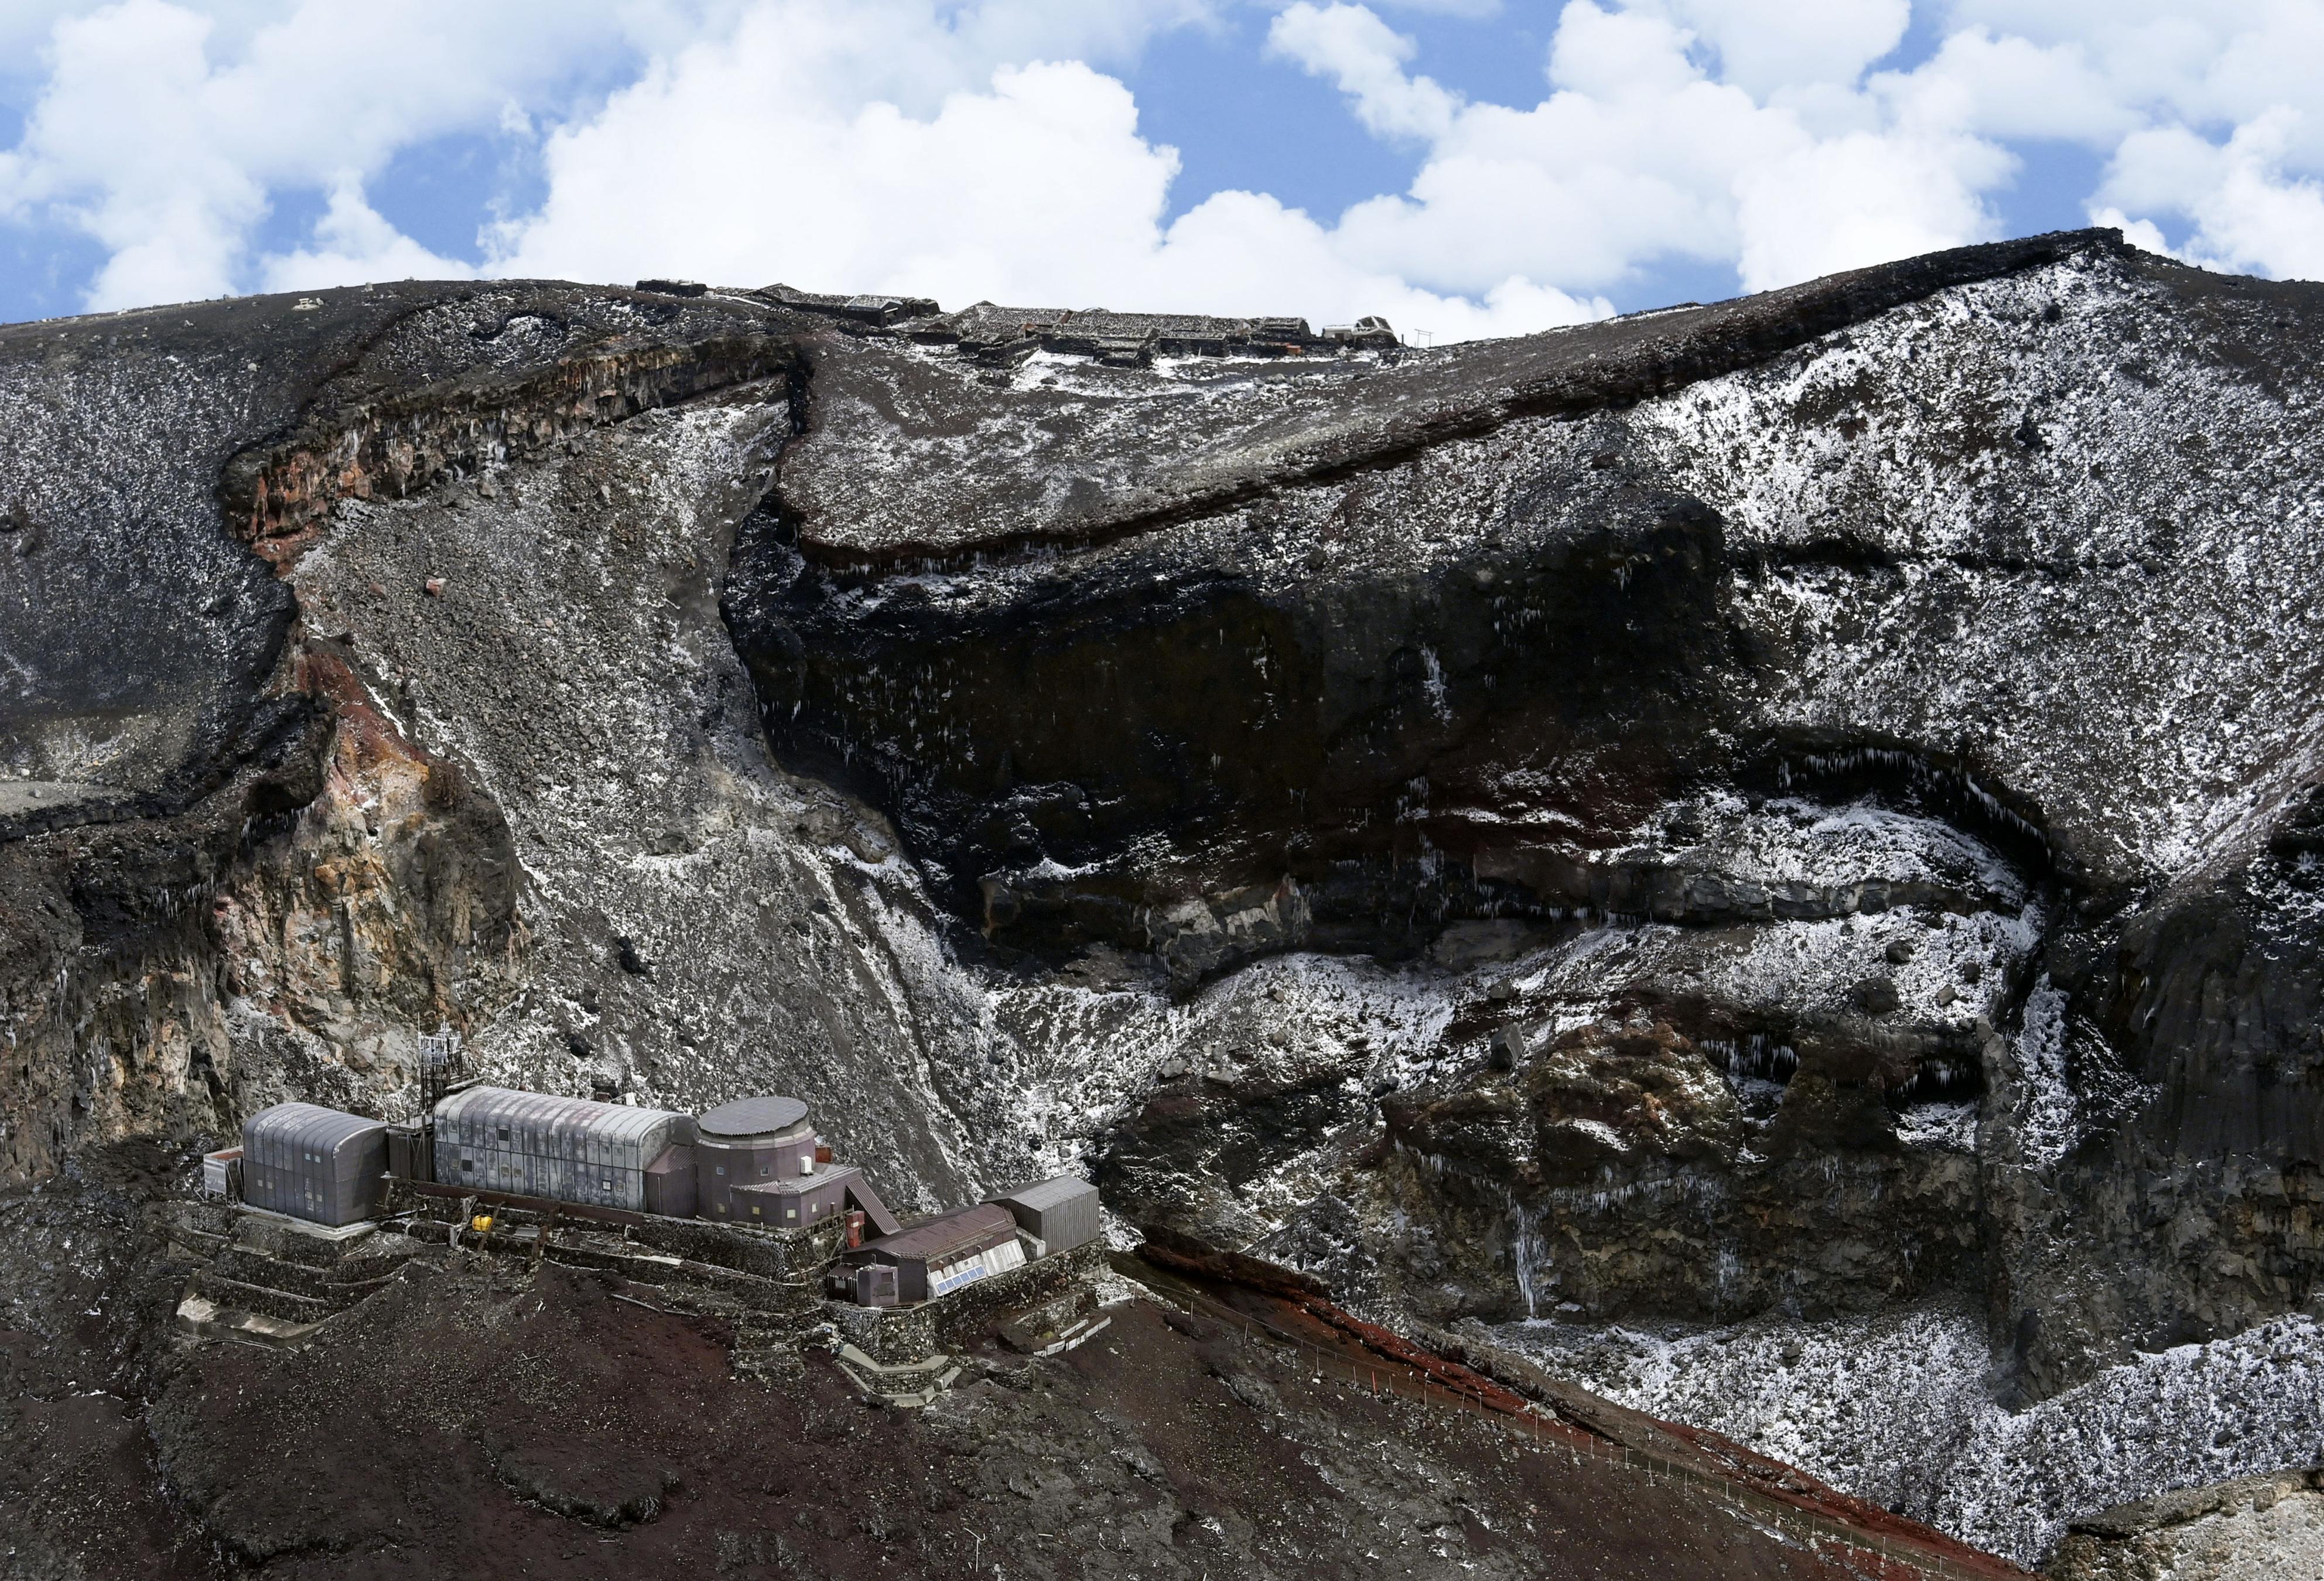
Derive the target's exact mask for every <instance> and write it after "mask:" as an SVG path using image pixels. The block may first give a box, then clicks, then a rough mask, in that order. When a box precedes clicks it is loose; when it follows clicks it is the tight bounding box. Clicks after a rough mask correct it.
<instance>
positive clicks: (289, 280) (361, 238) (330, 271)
mask: <svg viewBox="0 0 2324 1581" xmlns="http://www.w3.org/2000/svg"><path fill="white" fill-rule="evenodd" d="M474 273H475V269H474V268H473V267H471V266H470V265H468V264H464V263H462V262H461V261H460V260H458V259H457V258H446V257H441V256H439V255H438V254H434V253H431V252H429V250H428V249H427V248H425V247H423V246H421V245H420V244H419V243H418V242H415V241H413V240H412V239H411V238H410V236H405V235H404V234H403V233H402V232H401V231H399V230H397V229H396V228H395V227H393V226H392V225H390V224H388V223H387V221H386V220H384V219H383V218H381V217H380V216H379V214H378V213H377V211H376V210H374V208H372V206H371V205H370V204H368V203H366V202H364V195H363V186H362V183H361V182H359V181H357V180H355V178H354V177H353V176H345V177H342V178H341V179H340V180H338V181H337V182H336V183H335V184H334V185H333V187H332V189H331V197H330V203H329V206H328V207H327V208H325V209H324V211H323V217H322V218H320V219H319V220H318V221H316V222H315V230H314V245H312V246H309V247H301V248H299V249H298V250H296V251H294V252H290V253H281V254H274V255H273V256H272V257H269V258H267V259H266V260H265V261H264V263H263V264H262V266H261V282H262V283H261V286H260V289H262V290H264V291H314V290H318V289H320V288H322V287H325V286H332V285H346V284H347V283H349V282H354V281H366V280H464V279H466V278H467V277H468V276H470V275H472V274H474Z"/></svg>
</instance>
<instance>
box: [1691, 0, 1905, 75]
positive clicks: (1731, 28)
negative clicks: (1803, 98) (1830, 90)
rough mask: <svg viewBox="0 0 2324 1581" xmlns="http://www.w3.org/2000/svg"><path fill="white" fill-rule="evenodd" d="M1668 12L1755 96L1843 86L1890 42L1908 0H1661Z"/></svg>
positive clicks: (1898, 35) (1897, 35)
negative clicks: (1772, 1)
mask: <svg viewBox="0 0 2324 1581" xmlns="http://www.w3.org/2000/svg"><path fill="white" fill-rule="evenodd" d="M1666 8H1667V11H1668V14H1669V15H1670V16H1671V18H1672V19H1673V20H1674V21H1675V22H1677V23H1681V24H1682V25H1683V26H1685V27H1686V28H1688V29H1689V30H1691V31H1692V32H1693V34H1694V36H1695V37H1696V38H1697V39H1699V40H1701V42H1703V44H1704V45H1706V46H1707V47H1708V48H1709V49H1711V51H1714V52H1715V53H1716V55H1717V57H1718V60H1719V75H1720V78H1721V79H1723V80H1725V81H1727V82H1731V83H1733V84H1734V85H1735V86H1736V87H1738V88H1741V89H1743V90H1744V91H1745V92H1746V93H1748V94H1750V95H1751V96H1752V97H1755V98H1759V99H1763V100H1764V99H1772V98H1774V97H1776V96H1778V95H1780V94H1782V93H1784V91H1785V90H1796V89H1800V88H1811V87H1814V86H1817V85H1820V84H1835V85H1838V86H1840V87H1843V88H1844V87H1847V86H1849V85H1850V84H1852V83H1854V82H1855V81H1856V79H1858V77H1860V76H1861V75H1863V72H1864V69H1865V68H1866V67H1867V66H1869V65H1871V64H1872V63H1873V62H1874V61H1875V60H1879V59H1880V57H1882V56H1883V55H1886V53H1888V51H1891V50H1893V49H1895V47H1896V44H1897V42H1898V41H1899V40H1901V39H1902V38H1903V37H1904V24H1905V23H1907V22H1908V21H1909V20H1911V14H1912V7H1911V6H1910V5H1908V4H1907V0H1784V3H1783V4H1781V5H1769V4H1767V0H1666Z"/></svg>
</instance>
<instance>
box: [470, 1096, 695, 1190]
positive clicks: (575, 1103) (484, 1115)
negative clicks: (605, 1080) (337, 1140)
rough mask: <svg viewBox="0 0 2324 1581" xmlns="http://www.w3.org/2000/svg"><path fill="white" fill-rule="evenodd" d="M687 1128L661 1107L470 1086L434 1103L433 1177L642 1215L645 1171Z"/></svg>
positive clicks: (688, 1135) (683, 1138) (687, 1135)
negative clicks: (606, 1102)
mask: <svg viewBox="0 0 2324 1581" xmlns="http://www.w3.org/2000/svg"><path fill="white" fill-rule="evenodd" d="M693 1127H694V1123H693V1121H692V1120H690V1119H688V1118H687V1116H686V1115H684V1114H672V1113H671V1112H670V1111H669V1110H667V1109H641V1108H631V1107H629V1106H628V1105H622V1104H600V1103H595V1102H593V1101H591V1100H590V1099H587V1098H561V1097H552V1096H549V1094H546V1093H521V1092H514V1091H512V1090H510V1089H509V1088H507V1087H492V1086H474V1087H469V1088H468V1089H466V1091H465V1092H457V1093H454V1094H453V1095H452V1096H450V1097H448V1098H446V1099H445V1100H444V1101H443V1102H442V1103H440V1104H438V1105H436V1157H435V1160H434V1164H435V1178H436V1179H437V1181H438V1183H439V1184H441V1185H446V1186H466V1187H471V1188H475V1189H476V1190H479V1191H505V1192H509V1193H512V1194H513V1195H516V1196H520V1197H549V1198H551V1199H552V1200H555V1201H558V1202H576V1203H581V1204H584V1205H586V1206H588V1207H616V1208H622V1209H626V1210H627V1211H629V1212H631V1213H644V1212H647V1211H649V1209H648V1208H647V1206H646V1175H647V1170H648V1169H649V1168H650V1166H651V1165H653V1164H654V1163H655V1162H656V1161H657V1160H659V1159H660V1158H661V1156H662V1154H663V1153H664V1152H666V1151H669V1149H670V1148H671V1147H673V1146H682V1145H684V1144H685V1143H687V1142H690V1141H691V1140H692V1132H693Z"/></svg>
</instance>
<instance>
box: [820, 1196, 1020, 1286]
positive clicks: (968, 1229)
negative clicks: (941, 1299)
mask: <svg viewBox="0 0 2324 1581" xmlns="http://www.w3.org/2000/svg"><path fill="white" fill-rule="evenodd" d="M1024 1265H1025V1247H1024V1244H1023V1243H1022V1242H1020V1241H1019V1240H1018V1238H1017V1220H1016V1219H1015V1218H1014V1217H1013V1216H1011V1215H1010V1212H1009V1210H1008V1209H1007V1208H1005V1207H1001V1206H999V1205H998V1204H996V1203H990V1202H988V1203H984V1204H982V1206H980V1207H964V1208H961V1209H958V1210H957V1211H955V1212H953V1213H947V1214H939V1215H938V1216H936V1217H935V1218H932V1219H929V1220H927V1222H925V1223H923V1224H918V1225H913V1226H912V1227H911V1228H909V1229H908V1230H903V1231H899V1233H897V1234H892V1235H882V1236H881V1237H880V1238H879V1239H878V1240H876V1241H866V1242H865V1243H864V1244H862V1245H861V1246H858V1247H856V1248H855V1249H854V1250H853V1251H851V1252H845V1253H841V1255H840V1259H839V1262H838V1264H837V1266H836V1267H835V1268H834V1269H833V1270H832V1271H831V1274H830V1276H829V1278H828V1281H826V1288H828V1289H829V1290H831V1291H832V1292H833V1293H834V1294H835V1295H838V1296H840V1297H842V1298H844V1299H848V1300H853V1301H861V1302H862V1303H863V1304H864V1305H866V1306H872V1307H885V1306H890V1305H896V1306H907V1307H908V1306H912V1305H915V1304H917V1303H918V1302H921V1301H927V1300H933V1299H936V1297H938V1296H942V1295H946V1294H948V1293H950V1292H951V1291H953V1290H960V1289H962V1288H963V1287H964V1286H967V1285H972V1284H974V1283H975V1282H976V1281H979V1280H982V1279H989V1278H991V1276H992V1275H994V1274H996V1273H1003V1272H1006V1271H1008V1270H1010V1269H1012V1268H1021V1267H1023V1266H1024ZM885 1270H893V1272H892V1273H890V1272H885Z"/></svg>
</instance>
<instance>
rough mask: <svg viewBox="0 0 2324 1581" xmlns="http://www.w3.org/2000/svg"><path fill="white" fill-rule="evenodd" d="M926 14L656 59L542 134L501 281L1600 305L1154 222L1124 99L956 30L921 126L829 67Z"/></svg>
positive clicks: (1229, 224)
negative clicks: (537, 202)
mask: <svg viewBox="0 0 2324 1581" xmlns="http://www.w3.org/2000/svg"><path fill="white" fill-rule="evenodd" d="M867 20H869V21H871V22H874V23H877V24H879V25H881V26H883V27H884V28H886V29H888V30H890V32H892V33H893V34H894V35H895V36H897V37H898V38H899V39H910V40H916V41H923V42H924V41H927V40H928V39H929V38H931V37H933V36H936V35H935V34H932V33H931V32H930V30H929V28H928V26H927V12H926V10H925V8H924V7H915V6H908V5H893V6H889V7H884V8H878V7H857V8H853V9H852V10H851V11H850V12H849V13H848V14H845V15H844V16H842V15H840V14H835V13H832V12H830V11H828V10H826V9H825V8H823V7H817V6H805V5H768V6H763V7H761V8H760V9H758V10H756V11H753V12H752V13H751V14H748V15H746V16H744V17H742V19H741V20H740V22H739V23H738V25H737V26H736V27H735V28H734V29H733V31H732V32H729V33H727V34H725V35H724V36H721V37H718V38H716V39H715V40H705V42H702V43H700V44H697V45H696V46H693V47H691V48H689V49H687V50H685V51H680V52H679V53H678V54H677V55H675V56H673V57H671V58H670V59H669V60H666V61H663V62H660V63H658V64H657V65H656V66H655V67H654V68H653V69H651V70H650V71H649V72H648V73H647V74H646V76H645V77H644V78H643V79H641V81H639V82H638V83H637V84H635V85H634V86H633V87H631V88H626V89H624V90H622V92H620V93H618V94H616V95H614V96H613V97H612V98H611V99H610V100H609V101H608V102H607V103H606V105H605V106H604V109H603V110H602V112H600V113H598V114H597V115H595V116H592V117H590V118H588V119H586V121H582V122H579V123H576V124H575V125H570V126H567V127H566V128H564V129H562V130H560V131H559V132H558V133H557V134H555V135H554V136H552V137H551V138H550V139H549V145H548V148H547V151H546V155H545V168H546V171H547V175H548V184H549V196H548V199H547V200H546V201H545V202H544V203H543V204H542V206H541V207H540V208H539V210H538V211H536V212H534V213H532V214H530V215H528V216H525V217H522V218H521V219H519V220H516V221H513V222H512V223H509V224H507V225H505V226H503V227H500V228H499V230H498V231H497V232H496V233H495V235H494V237H493V265H494V267H495V269H496V270H498V271H501V272H504V273H523V274H581V275H585V276H586V275H595V276H597V277H599V278H603V277H605V276H607V275H611V276H613V277H616V278H620V277H624V276H630V275H633V274H642V273H687V274H690V275H695V276H697V277H700V278H704V279H715V280H725V281H741V282H769V281H772V280H774V279H777V278H781V279H784V280H787V281H788V282H791V283H794V284H801V285H808V286H812V287H816V288H818V289H825V288H836V287H844V288H845V289H848V290H856V291H898V292H909V293H915V294H921V295H927V296H933V297H936V298H938V299H939V300H946V301H953V302H958V301H962V300H978V299H984V300H998V301H1013V302H1019V303H1024V304H1026V305H1039V306H1049V307H1096V306H1111V307H1117V308H1129V307H1133V306H1135V307H1150V308H1156V309H1185V310H1213V311H1246V312H1283V311H1290V312H1300V313H1305V314H1307V315H1309V316H1311V317H1314V318H1317V319H1333V320H1337V321H1345V320H1347V319H1352V318H1354V317H1357V316H1359V315H1360V314H1364V313H1380V314H1384V315H1388V316H1390V317H1391V318H1392V319H1394V318H1395V317H1397V315H1401V316H1402V318H1403V319H1404V320H1405V321H1406V322H1411V321H1413V320H1414V319H1417V320H1418V322H1419V324H1421V325H1425V326H1426V327H1428V328H1431V329H1432V330H1433V331H1434V332H1435V333H1437V334H1438V335H1440V336H1443V337H1453V336H1466V335H1474V334H1480V333H1492V332H1510V331H1515V330H1518V329H1531V328H1542V327H1544V326H1545V325H1548V324H1554V323H1571V322H1573V321H1576V320H1578V319H1584V318H1588V317H1591V316H1593V315H1595V314H1599V313H1602V312H1604V311H1607V309H1606V308H1605V306H1604V304H1603V303H1602V302H1596V301H1588V300H1581V299H1578V298H1577V297H1574V296H1572V295H1569V294H1567V293H1566V292H1564V291H1560V290H1557V289H1555V288H1554V287H1551V286H1548V285H1545V284H1542V283H1539V282H1535V281H1534V280H1532V279H1530V278H1527V277H1525V276H1523V275H1522V274H1521V273H1518V272H1515V271H1510V272H1505V273H1503V274H1501V275H1499V276H1496V277H1494V278H1493V279H1490V280H1487V281H1483V282H1477V285H1476V289H1475V291H1473V293H1471V295H1470V296H1465V297H1462V296H1454V295H1450V294H1446V293H1441V292H1437V291H1427V290H1422V289H1416V288H1414V287H1413V286H1412V285H1411V284H1410V283H1408V282H1406V281H1405V280H1403V279H1401V278H1399V277H1397V275H1396V274H1395V273H1393V272H1392V271H1389V270H1385V269H1380V268H1378V267H1374V266H1371V265H1369V264H1366V263H1365V262H1364V261H1363V260H1361V259H1360V258H1357V257H1354V256H1352V255H1351V254H1350V251H1349V249H1348V248H1347V247H1346V246H1345V245H1344V244H1343V239H1342V237H1341V236H1339V235H1338V234H1337V233H1335V232H1334V231H1333V230H1331V229H1328V228H1326V227H1324V226H1323V225H1321V224H1319V223H1318V222H1317V221H1316V220H1315V219H1314V218H1312V217H1309V216H1307V215H1305V214H1304V213H1302V212H1300V211H1299V210H1297V209H1294V208H1286V207H1285V206H1284V205H1283V204H1281V203H1279V202H1277V200H1276V199H1272V198H1270V197H1267V196H1264V195H1261V194H1254V193H1247V192H1223V193H1219V194H1215V195H1213V196H1212V197H1211V198H1209V199H1206V200H1205V201H1203V203H1201V204H1199V205H1197V206H1196V207H1195V208H1193V209H1192V210H1191V211H1189V212H1188V213H1186V214H1185V215H1183V216H1181V217H1179V218H1178V219H1177V220H1176V222H1175V223H1173V224H1169V225H1167V227H1166V225H1165V224H1164V217H1165V214H1166V212H1167V199H1168V193H1169V188H1170V184H1171V182H1172V180H1174V179H1175V178H1176V175H1177V172H1178V159H1177V155H1176V153H1175V151H1173V150H1171V149H1169V148H1167V147H1161V146H1157V145H1156V144H1154V143H1149V142H1148V141H1147V140H1146V139H1145V138H1144V137H1142V136H1141V135H1140V134H1139V126H1138V106H1137V104H1136V102H1135V101H1134V99H1133V98H1132V97H1131V96H1130V91H1129V89H1128V88H1124V87H1123V86H1122V85H1121V84H1120V82H1119V81H1118V80H1116V79H1112V78H1111V77H1108V76H1105V75H1102V74H1101V73H1100V72H1098V71H1096V70H1094V69H1092V68H1091V67H1090V66H1088V65H1086V64H1084V63H1082V62H1080V61H1077V60H1066V61H1057V60H1048V61H1034V62H1031V63H1028V64H1022V65H1017V64H1009V63H1005V62H1002V63H996V62H995V61H994V60H993V51H990V50H988V49H985V48H983V47H982V42H981V41H979V40H977V39H974V38H972V37H968V36H964V35H957V34H955V35H954V36H952V37H951V38H950V39H949V40H948V41H945V42H946V43H947V45H948V47H947V48H945V49H939V50H936V51H928V52H927V53H924V54H923V55H922V56H921V57H920V58H919V60H918V64H917V66H916V68H915V69H916V74H917V75H918V101H919V103H920V104H921V105H922V106H923V108H922V109H921V110H920V111H919V112H918V113H915V112H914V111H913V110H912V109H909V108H907V107H906V106H903V105H900V104H899V103H898V102H896V101H895V100H894V99H892V98H890V97H874V96H871V95H868V94H867V93H866V92H865V91H864V90H863V88H862V87H861V86H860V79H859V78H858V77H857V76H855V75H854V74H853V73H851V72H850V71H849V70H848V69H847V68H848V64H849V62H850V61H851V60H853V58H855V57H856V56H858V55H859V54H861V53H865V52H868V53H870V54H871V55H873V56H878V57H883V58H884V57H886V56H887V55H888V51H885V50H884V49H883V48H881V42H882V38H883V37H884V36H885V35H881V36H875V37H874V38H872V39H871V40H869V41H867V40H866V39H865V37H864V36H863V29H864V27H865V26H866V24H867Z"/></svg>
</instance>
